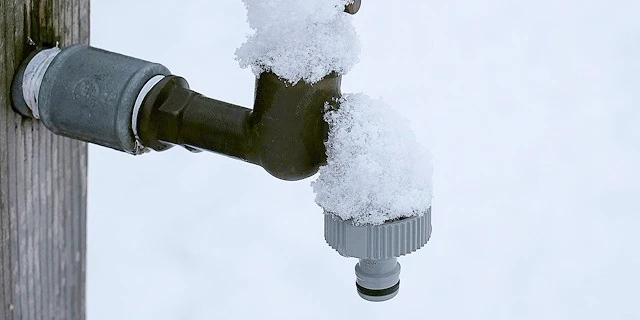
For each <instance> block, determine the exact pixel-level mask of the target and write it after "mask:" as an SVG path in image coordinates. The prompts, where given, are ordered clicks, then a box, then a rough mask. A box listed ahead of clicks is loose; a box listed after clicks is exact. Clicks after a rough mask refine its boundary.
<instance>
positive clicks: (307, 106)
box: [11, 0, 431, 301]
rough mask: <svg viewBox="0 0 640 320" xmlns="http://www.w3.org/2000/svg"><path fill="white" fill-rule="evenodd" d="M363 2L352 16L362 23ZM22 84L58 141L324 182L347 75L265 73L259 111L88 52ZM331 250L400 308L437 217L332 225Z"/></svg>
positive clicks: (32, 73)
mask: <svg viewBox="0 0 640 320" xmlns="http://www.w3.org/2000/svg"><path fill="white" fill-rule="evenodd" d="M359 7H360V1H358V0H356V1H353V2H352V3H350V4H349V5H348V6H347V7H346V8H345V11H346V12H348V13H351V14H353V13H355V12H357V11H358V9H359ZM32 49H33V52H32V53H31V54H30V55H29V56H28V57H27V58H26V59H25V61H24V62H23V63H22V65H21V67H20V68H19V70H18V71H17V72H16V74H15V76H14V80H13V83H12V87H11V99H12V105H13V107H14V109H15V110H16V111H17V112H19V113H20V114H22V115H24V116H26V117H31V118H36V119H40V120H41V121H42V122H43V124H44V125H45V126H46V127H47V128H48V129H49V130H51V131H52V132H54V133H56V134H58V135H62V136H66V137H70V138H73V139H77V140H82V141H86V142H90V143H94V144H98V145H102V146H105V147H109V148H112V149H115V150H119V151H124V152H127V153H130V154H133V155H137V154H141V153H144V152H146V151H148V150H155V151H163V150H167V149H168V148H171V147H172V146H175V145H179V146H183V147H185V148H186V149H188V150H190V151H194V152H198V151H201V150H208V151H213V152H216V153H220V154H223V155H227V156H230V157H234V158H237V159H241V160H244V161H246V162H250V163H253V164H256V165H259V166H261V167H263V168H264V169H265V170H266V171H267V172H269V173H270V174H271V175H273V176H275V177H277V178H279V179H283V180H300V179H304V178H307V177H310V176H312V175H313V174H315V173H316V172H317V171H318V169H319V167H320V166H322V165H323V164H325V162H326V152H325V142H326V141H327V137H328V130H329V127H328V125H327V123H326V122H325V119H324V115H325V112H326V110H328V109H334V110H335V109H336V108H339V99H340V97H341V92H340V83H341V79H342V77H341V75H339V74H338V73H335V72H334V73H330V74H328V75H326V76H325V77H324V78H322V79H320V80H319V81H317V82H315V83H312V84H311V83H307V82H305V81H303V80H300V81H298V82H296V83H290V82H289V81H287V80H285V79H282V78H280V77H278V76H277V75H276V74H274V73H271V72H263V73H261V74H260V75H259V76H258V77H257V79H256V85H255V92H254V105H253V109H248V108H244V107H241V106H237V105H233V104H230V103H226V102H223V101H218V100H215V99H211V98H207V97H205V96H203V95H201V94H199V93H197V92H194V91H192V90H190V89H189V85H188V83H187V81H186V80H185V79H184V78H181V77H179V76H175V75H172V74H171V72H170V71H169V70H168V69H167V68H166V67H164V66H162V65H160V64H157V63H152V62H148V61H143V60H140V59H136V58H133V57H128V56H124V55H121V54H117V53H113V52H109V51H105V50H102V49H98V48H94V47H90V46H87V45H74V46H70V47H67V48H63V49H59V48H58V47H57V46H56V47H53V48H46V49H43V48H35V47H33V48H32ZM324 229H325V232H324V233H325V240H326V242H327V243H328V244H329V245H330V246H331V247H332V248H334V249H335V250H336V251H338V252H339V253H340V254H341V255H343V256H346V257H355V258H358V259H359V262H358V264H357V265H356V268H355V272H356V288H357V291H358V294H359V295H360V296H361V297H363V298H364V299H367V300H370V301H385V300H388V299H391V298H393V297H394V296H395V295H396V294H397V293H398V289H399V285H400V278H399V275H400V264H399V263H398V262H397V258H398V257H400V256H402V255H406V254H409V253H411V252H413V251H415V250H418V249H419V248H421V247H422V246H423V245H424V244H426V243H427V241H428V240H429V238H430V236H431V208H429V209H428V210H427V211H426V212H424V213H423V214H422V215H420V216H412V217H408V218H402V219H398V220H394V221H387V222H385V223H382V224H380V225H357V224H356V223H354V222H353V221H351V220H346V221H345V220H342V219H340V218H339V217H338V216H337V215H334V214H333V213H331V212H326V211H325V215H324Z"/></svg>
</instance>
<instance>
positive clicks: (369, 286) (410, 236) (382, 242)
mask: <svg viewBox="0 0 640 320" xmlns="http://www.w3.org/2000/svg"><path fill="white" fill-rule="evenodd" d="M430 237H431V208H429V209H428V210H427V212H425V213H424V214H423V215H422V216H416V217H410V218H404V219H401V220H397V221H391V222H386V223H383V224H381V225H355V224H354V223H353V221H351V220H343V219H341V218H340V217H338V216H335V215H332V214H329V213H325V216H324V238H325V240H326V241H327V243H328V244H329V246H331V247H332V248H333V249H335V250H336V251H338V253H340V255H342V256H345V257H353V258H358V259H360V261H359V262H358V264H357V265H356V268H355V271H356V288H357V290H358V294H359V295H360V296H361V297H362V298H364V299H366V300H369V301H376V302H377V301H386V300H389V299H391V298H393V297H395V296H396V294H397V293H398V290H399V289H400V264H399V263H398V259H397V258H398V257H400V256H403V255H405V254H409V253H411V252H413V251H416V250H418V249H420V248H422V246H424V245H425V244H426V243H427V241H429V238H430Z"/></svg>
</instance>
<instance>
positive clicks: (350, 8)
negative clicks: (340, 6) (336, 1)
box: [344, 0, 361, 14]
mask: <svg viewBox="0 0 640 320" xmlns="http://www.w3.org/2000/svg"><path fill="white" fill-rule="evenodd" d="M360 5H361V1H360V0H352V1H351V2H349V4H347V5H346V6H345V7H344V12H346V13H349V14H356V13H357V12H358V10H360Z"/></svg>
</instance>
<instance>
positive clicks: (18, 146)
mask: <svg viewBox="0 0 640 320" xmlns="http://www.w3.org/2000/svg"><path fill="white" fill-rule="evenodd" d="M0 12H1V13H2V18H1V19H2V20H0V88H1V89H2V92H0V320H5V319H6V320H9V319H65V320H66V319H84V318H85V267H86V254H85V252H86V242H85V239H86V207H87V205H86V195H87V179H86V177H87V146H86V144H85V143H83V142H78V141H73V140H70V139H67V138H63V137H59V136H56V135H54V134H52V133H50V132H49V131H48V130H47V129H46V128H45V127H44V126H43V125H42V124H41V123H40V122H39V121H33V120H31V119H26V118H22V117H20V116H19V115H18V114H17V113H15V112H14V111H13V110H12V109H11V107H10V99H9V87H10V85H11V79H12V76H13V73H14V71H15V70H16V69H17V67H18V65H19V63H20V62H21V61H22V60H23V58H24V55H25V54H26V53H27V52H26V50H27V46H26V44H27V39H28V37H31V38H32V39H33V40H34V41H36V43H38V44H55V43H56V42H58V41H59V42H60V44H61V45H62V46H65V45H70V44H73V43H86V44H88V43H89V1H88V0H0Z"/></svg>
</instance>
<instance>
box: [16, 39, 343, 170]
mask: <svg viewBox="0 0 640 320" xmlns="http://www.w3.org/2000/svg"><path fill="white" fill-rule="evenodd" d="M340 81H341V77H340V76H339V75H337V74H330V75H328V76H326V77H325V78H324V79H322V80H320V81H318V82H316V83H314V84H308V83H305V82H303V81H299V82H298V83H296V84H295V85H292V84H290V83H288V82H287V81H285V80H282V79H280V78H278V77H277V76H276V75H275V74H273V73H263V74H261V75H260V77H259V78H258V79H257V80H256V86H255V102H254V106H253V109H248V108H243V107H240V106H236V105H233V104H229V103H226V102H222V101H218V100H214V99H210V98H207V97H204V96H203V95H201V94H199V93H196V92H194V91H191V90H189V85H188V84H187V82H186V80H184V79H183V78H180V77H178V76H173V75H170V72H169V70H167V68H165V67H164V66H162V65H159V64H155V63H151V62H147V61H143V60H139V59H135V58H132V57H127V56H124V55H120V54H117V53H113V52H108V51H104V50H100V49H97V48H92V47H89V46H85V45H78V46H72V47H68V48H65V49H62V50H59V49H57V48H52V49H47V50H44V51H40V52H38V53H37V54H34V55H31V56H30V57H29V58H28V59H27V61H25V63H24V64H23V66H22V68H21V69H20V71H19V72H18V73H17V74H16V75H15V78H14V82H13V87H12V90H11V92H12V95H11V96H12V100H13V105H14V107H15V109H16V110H17V111H18V112H20V113H21V114H23V115H25V116H29V117H35V118H40V119H41V120H42V122H43V123H44V124H45V125H46V126H47V128H49V129H50V130H51V131H53V132H55V133H57V134H60V135H64V136H67V137H71V138H74V139H78V140H83V141H87V142H91V143H96V144H99V145H103V146H107V147H110V148H114V149H116V150H120V151H125V152H128V153H131V154H139V153H141V152H142V151H144V148H143V147H146V148H151V149H154V150H157V151H162V150H165V149H167V148H169V147H171V146H172V145H182V146H184V147H186V148H187V149H189V150H192V151H194V150H209V151H213V152H217V153H221V154H224V155H228V156H231V157H234V158H238V159H242V160H245V161H248V162H251V163H254V164H257V165H260V166H262V167H263V168H264V169H265V170H267V171H268V172H269V173H271V174H272V175H273V176H275V177H277V178H280V179H284V180H299V179H303V178H306V177H309V176H311V175H313V174H314V173H316V172H317V171H318V168H319V166H320V165H322V164H323V163H324V162H325V161H326V156H325V147H324V142H325V140H326V138H327V130H328V128H327V124H326V123H325V121H324V119H323V115H324V110H325V106H326V104H327V103H332V102H333V101H337V98H338V97H339V96H340Z"/></svg>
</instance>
